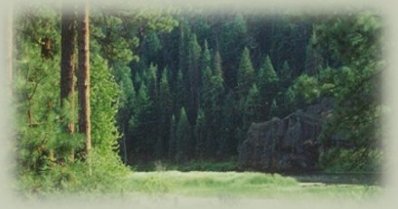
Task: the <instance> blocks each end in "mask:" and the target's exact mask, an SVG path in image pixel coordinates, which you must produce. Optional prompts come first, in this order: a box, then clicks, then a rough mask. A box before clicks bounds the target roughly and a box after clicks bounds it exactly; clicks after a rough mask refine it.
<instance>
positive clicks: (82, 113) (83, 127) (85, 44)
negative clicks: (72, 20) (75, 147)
mask: <svg viewBox="0 0 398 209" xmlns="http://www.w3.org/2000/svg"><path fill="white" fill-rule="evenodd" d="M88 13H89V10H88V1H86V2H85V5H84V6H83V7H81V9H79V14H78V49H79V66H78V80H77V82H78V94H79V104H80V109H79V131H80V132H81V133H83V134H84V135H85V138H86V146H85V152H86V153H85V154H86V156H87V157H89V154H90V150H91V121H90V115H91V109H90V59H89V58H90V51H89V41H90V38H89V33H90V31H89V18H88Z"/></svg>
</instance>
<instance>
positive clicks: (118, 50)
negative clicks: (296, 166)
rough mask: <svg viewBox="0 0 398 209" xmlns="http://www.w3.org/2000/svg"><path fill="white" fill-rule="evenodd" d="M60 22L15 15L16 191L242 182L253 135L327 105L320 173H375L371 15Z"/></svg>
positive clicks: (50, 14)
mask: <svg viewBox="0 0 398 209" xmlns="http://www.w3.org/2000/svg"><path fill="white" fill-rule="evenodd" d="M61 8H62V7H61V6H60V5H58V6H56V7H44V6H42V5H41V6H32V7H29V8H28V9H21V11H19V13H18V15H17V16H16V17H15V21H14V25H15V44H16V50H15V60H16V61H15V69H14V70H13V82H14V84H15V85H14V92H13V93H14V95H15V104H16V109H17V113H18V114H17V121H18V126H17V127H18V128H17V134H16V140H17V143H16V150H17V162H18V169H17V171H18V175H19V176H20V177H21V179H22V180H21V182H23V185H24V186H25V187H28V188H30V189H32V188H33V190H34V189H35V188H36V189H38V188H41V187H43V185H52V186H55V187H72V188H78V189H89V188H87V185H90V186H92V187H93V188H98V187H101V186H104V185H106V188H107V189H108V188H113V189H115V188H116V186H115V185H116V184H117V183H119V180H118V179H120V178H122V176H124V175H125V174H126V172H128V169H127V168H128V167H129V166H130V167H132V168H133V169H134V168H136V169H140V168H142V167H146V168H145V169H152V168H151V166H155V167H156V166H158V167H159V166H165V165H169V166H176V168H177V169H184V166H185V169H187V168H189V166H191V165H192V164H197V163H203V164H207V166H208V167H206V166H205V167H204V168H201V169H204V170H207V169H211V165H216V164H218V163H227V166H226V167H225V168H221V169H222V170H246V168H245V167H244V166H239V165H238V163H237V161H238V157H239V152H240V150H241V146H242V143H243V142H244V140H246V139H247V137H248V134H247V133H248V130H249V129H250V127H251V126H252V124H253V123H260V122H265V121H269V120H271V119H273V118H276V117H277V118H284V117H287V116H289V115H290V114H291V113H293V112H295V111H297V110H299V109H305V108H307V107H308V106H310V105H313V104H317V103H320V102H321V101H322V100H324V99H328V101H330V103H331V104H332V107H333V108H332V109H331V110H330V111H329V112H328V113H327V117H325V119H324V120H322V127H321V131H320V133H319V134H318V135H317V137H316V142H317V143H318V145H319V149H318V151H319V156H318V158H317V159H315V162H314V163H315V164H316V166H315V167H316V169H319V170H334V171H372V172H377V171H379V166H380V159H381V156H382V144H381V143H380V142H381V139H382V135H381V134H382V133H381V132H380V118H381V116H382V114H383V112H384V106H383V104H382V100H381V98H380V95H381V92H380V88H379V86H380V77H381V72H382V69H383V68H384V63H383V60H382V57H381V55H382V45H381V40H382V39H381V38H382V20H381V18H380V17H379V16H377V15H376V14H374V13H372V12H368V11H364V12H356V13H353V14H347V15H324V16H311V15H301V14H295V13H288V12H286V13H279V14H272V15H267V14H254V15H253V14H250V13H245V12H238V11H236V12H230V13H225V14H222V13H221V14H215V13H206V12H200V11H196V10H193V9H192V11H189V12H187V11H185V12H182V11H179V10H178V9H176V10H173V11H168V12H165V11H152V10H151V11H149V10H148V11H146V10H142V11H141V10H140V11H137V10H129V9H125V10H123V9H119V10H105V9H103V8H101V7H93V8H91V9H90V11H88V10H85V11H83V10H77V9H75V10H76V11H75V10H70V11H64V10H62V9H61ZM336 138H337V139H336ZM192 169H197V168H192ZM54 179H55V180H54ZM103 181H106V183H105V184H103ZM71 185H73V186H71Z"/></svg>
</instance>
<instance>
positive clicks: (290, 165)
mask: <svg viewBox="0 0 398 209" xmlns="http://www.w3.org/2000/svg"><path fill="white" fill-rule="evenodd" d="M332 105H333V102H332V101H331V100H330V99H323V100H322V101H321V102H320V103H318V104H315V105H311V106H309V107H307V108H306V110H305V111H303V110H297V111H295V112H294V113H292V114H290V115H288V116H286V117H284V118H282V119H279V118H272V119H271V120H269V121H266V122H262V123H253V124H252V125H251V126H250V128H249V131H248V133H247V138H246V140H245V141H244V142H243V143H242V145H241V146H240V147H239V166H240V167H241V168H242V169H245V170H246V169H254V170H260V171H308V170H312V169H315V168H316V166H317V160H318V156H319V141H318V137H319V134H320V132H321V126H322V122H323V121H324V120H325V118H326V117H327V116H328V114H329V113H330V110H331V109H332Z"/></svg>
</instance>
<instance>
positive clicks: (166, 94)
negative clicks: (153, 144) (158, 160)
mask: <svg viewBox="0 0 398 209" xmlns="http://www.w3.org/2000/svg"><path fill="white" fill-rule="evenodd" d="M167 74H168V69H167V68H165V69H164V70H163V72H162V77H161V79H160V84H159V108H160V118H159V119H160V123H159V135H160V137H159V139H158V142H157V147H158V148H157V151H156V153H157V155H158V156H160V157H165V155H166V154H167V150H168V149H167V145H168V141H169V137H170V117H171V114H172V98H171V94H170V88H169V81H168V79H167V77H168V76H167Z"/></svg>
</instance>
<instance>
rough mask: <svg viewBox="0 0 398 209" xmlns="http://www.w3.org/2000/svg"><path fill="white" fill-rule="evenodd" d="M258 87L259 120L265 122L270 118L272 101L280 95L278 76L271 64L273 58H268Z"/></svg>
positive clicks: (258, 76) (262, 68)
mask: <svg viewBox="0 0 398 209" xmlns="http://www.w3.org/2000/svg"><path fill="white" fill-rule="evenodd" d="M256 81H257V82H256V83H257V86H258V90H259V97H260V98H259V99H260V111H259V112H258V114H259V118H260V119H261V120H263V121H265V120H267V119H268V118H269V113H270V108H271V104H272V100H273V99H274V97H275V96H276V95H277V93H278V90H279V89H278V81H279V78H278V75H277V74H276V72H275V70H274V67H273V65H272V62H271V58H270V57H269V56H266V58H265V60H264V61H263V64H262V66H261V68H260V69H259V71H258V74H257V80H256Z"/></svg>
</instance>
